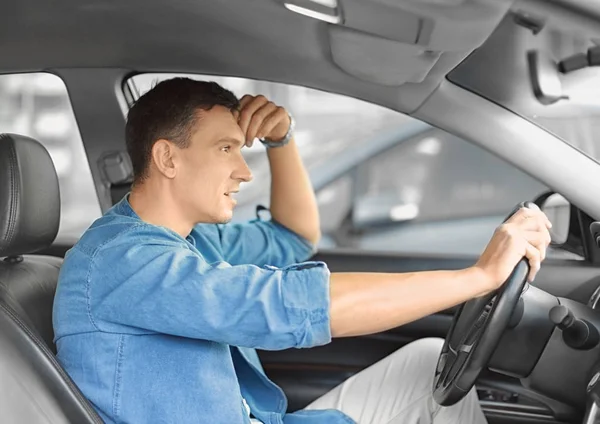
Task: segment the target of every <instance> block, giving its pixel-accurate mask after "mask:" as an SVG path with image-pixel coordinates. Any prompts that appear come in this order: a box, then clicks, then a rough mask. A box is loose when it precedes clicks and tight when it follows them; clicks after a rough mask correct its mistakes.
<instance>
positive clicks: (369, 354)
mask: <svg viewBox="0 0 600 424" xmlns="http://www.w3.org/2000/svg"><path fill="white" fill-rule="evenodd" d="M313 259H314V260H319V261H323V262H325V263H327V264H328V266H329V268H330V270H331V271H332V272H374V271H376V272H411V271H424V270H437V269H461V268H464V267H467V266H470V265H472V264H473V263H474V261H475V259H468V258H464V259H455V258H448V257H428V256H422V255H402V256H401V255H396V254H387V253H386V254H376V253H367V252H364V251H363V252H340V251H335V252H328V251H322V252H320V253H319V254H317V255H316V256H315V257H314V258H313ZM533 284H534V285H535V286H537V287H539V288H542V289H543V290H545V291H548V292H549V293H551V294H553V295H555V296H561V297H568V298H571V299H574V300H578V301H580V302H587V300H588V299H589V297H590V296H591V294H592V293H593V292H594V290H595V289H596V288H597V287H598V286H599V284H600V269H599V268H596V267H593V266H590V265H589V264H587V263H586V262H584V261H575V260H572V261H569V260H553V259H548V260H546V261H545V262H544V265H543V266H542V269H541V271H540V272H539V273H538V276H537V277H536V280H535V282H534V283H533ZM452 313H453V311H444V312H442V313H439V314H435V315H431V316H428V317H425V318H422V319H420V320H418V321H415V322H412V323H409V324H406V325H403V326H401V327H398V328H395V329H392V330H390V331H387V332H384V333H381V334H374V335H368V336H362V337H352V338H338V339H334V340H333V341H332V342H331V343H330V344H328V345H326V346H321V347H317V348H312V349H289V350H285V351H277V352H268V351H261V352H259V355H260V357H261V359H262V361H263V365H264V367H265V370H266V372H267V374H268V375H269V376H270V377H271V378H272V379H273V380H274V381H275V382H276V383H278V384H279V385H280V386H281V387H282V388H283V389H284V391H285V392H286V394H287V395H288V398H289V410H296V409H299V408H302V407H304V406H306V405H307V404H308V403H310V402H311V401H312V400H314V399H315V398H317V397H318V396H321V395H323V394H325V393H326V392H327V391H328V390H331V389H332V388H333V387H335V386H336V385H337V384H339V383H341V382H343V381H344V380H345V379H347V378H348V377H349V376H351V375H353V374H354V373H356V372H358V371H360V370H362V369H364V368H366V367H368V366H370V365H372V364H373V363H375V362H377V361H378V360H380V359H382V358H384V357H385V356H387V355H389V354H390V353H392V352H394V351H395V350H397V349H399V348H400V347H402V346H404V345H405V344H407V343H410V342H411V341H414V340H417V339H420V338H424V337H444V336H445V334H446V332H447V331H448V329H449V327H450V324H451V321H452ZM479 386H480V387H481V390H482V391H481V393H480V395H481V397H483V398H484V399H486V403H485V409H486V411H487V412H489V419H490V423H492V422H493V423H496V422H497V423H500V422H503V423H506V422H524V421H523V420H524V419H525V418H526V417H525V415H523V414H527V413H531V414H534V415H532V416H531V419H532V420H538V421H531V422H559V421H557V420H555V419H554V418H552V417H553V415H555V413H554V412H553V411H555V410H556V409H557V408H558V409H560V408H563V406H564V405H560V404H558V405H557V404H554V403H553V402H552V401H551V400H549V399H544V398H543V397H540V398H537V399H532V398H530V397H529V396H530V395H531V394H530V393H527V392H526V390H525V389H523V388H522V387H521V386H520V384H519V382H518V380H516V379H512V378H509V377H506V376H500V375H498V374H494V373H491V372H489V371H488V372H486V373H485V374H484V375H482V378H481V382H480V384H478V387H479ZM494 390H500V391H501V393H500V392H498V391H494ZM499 393H500V394H499ZM515 393H516V394H520V395H519V396H516V397H515V396H513V397H514V398H515V399H516V398H518V400H515V399H513V400H511V401H510V402H504V401H500V402H498V399H499V398H503V397H506V396H508V397H510V395H511V394H513V395H514V394H515ZM505 394H506V396H505ZM527 405H529V406H530V408H529V409H527V408H528V406H527ZM503 408H504V409H503ZM563 409H564V408H563ZM503 410H504V411H505V412H506V413H505V414H503V413H502V411H503ZM528 411H529V412H528ZM544 411H545V412H544ZM561 411H562V410H561ZM535 414H537V415H535ZM563 415H565V413H563ZM542 416H543V417H542ZM511 417H512V418H511Z"/></svg>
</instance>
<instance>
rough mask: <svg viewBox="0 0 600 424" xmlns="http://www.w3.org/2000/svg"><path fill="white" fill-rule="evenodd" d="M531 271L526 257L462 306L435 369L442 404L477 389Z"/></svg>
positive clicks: (436, 394) (435, 395)
mask: <svg viewBox="0 0 600 424" xmlns="http://www.w3.org/2000/svg"><path fill="white" fill-rule="evenodd" d="M532 205H533V203H532V202H524V203H521V204H519V205H518V206H517V207H516V208H515V210H513V212H511V214H510V215H509V216H508V217H507V218H506V219H505V220H504V222H506V220H508V218H510V217H511V216H512V215H513V214H514V213H515V212H516V211H517V210H518V209H519V208H521V207H528V208H530V207H532ZM528 274H529V262H528V261H527V259H526V258H523V259H521V261H520V262H519V263H518V264H517V266H516V267H515V269H514V270H513V272H512V273H511V274H510V276H509V277H508V279H507V280H506V282H505V283H504V284H503V285H502V286H501V287H500V288H499V289H497V290H496V291H494V292H492V293H490V294H488V295H486V296H482V297H478V298H475V299H471V300H469V301H467V302H465V303H463V304H462V305H461V306H460V307H459V308H458V310H457V311H456V313H455V314H454V318H453V321H452V326H451V327H450V331H449V332H448V334H447V335H446V340H445V342H444V347H443V348H442V352H441V353H440V357H439V359H438V364H437V367H436V370H435V378H434V382H433V398H434V399H435V401H436V402H437V403H438V404H439V405H442V406H450V405H454V404H455V403H456V402H458V401H460V400H461V399H462V398H463V397H465V396H466V395H467V393H469V391H470V390H471V389H472V388H473V386H474V385H475V380H477V377H478V376H479V373H480V372H481V370H482V369H483V368H484V367H485V366H486V365H487V363H488V361H489V360H490V358H491V356H492V354H493V353H494V350H495V349H496V347H497V346H498V342H499V341H500V337H501V336H502V333H503V332H504V330H505V329H506V327H507V326H508V324H509V322H510V318H511V316H512V314H513V311H514V309H515V306H516V305H517V302H518V301H519V298H520V297H521V293H522V292H523V290H524V288H525V284H526V282H527V275H528Z"/></svg>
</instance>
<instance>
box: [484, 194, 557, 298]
mask: <svg viewBox="0 0 600 424" xmlns="http://www.w3.org/2000/svg"><path fill="white" fill-rule="evenodd" d="M551 227H552V224H551V223H550V221H549V220H548V217H547V216H546V215H545V214H544V213H543V212H542V211H541V210H540V209H539V208H538V207H537V206H536V205H535V204H532V206H531V207H530V208H526V207H523V208H520V209H519V210H518V211H517V212H516V213H514V214H513V215H512V216H511V217H510V218H509V219H508V220H507V221H506V222H505V223H503V224H502V225H500V226H499V227H498V229H497V230H496V232H495V233H494V236H493V237H492V239H491V241H490V242H489V244H488V245H487V247H486V248H485V251H484V252H483V254H482V255H481V257H480V258H479V260H478V261H477V263H476V264H475V267H477V268H479V269H481V270H482V271H483V273H484V275H485V276H486V281H487V282H488V287H489V291H490V292H491V291H493V290H496V289H498V288H499V287H500V286H502V284H504V282H505V281H506V280H507V279H508V277H509V276H510V274H511V273H512V272H513V270H514V268H515V266H516V265H517V263H518V262H519V261H520V260H521V259H523V258H524V257H525V258H527V259H528V261H529V265H530V271H529V275H528V280H529V281H530V282H531V281H533V280H534V278H535V276H536V274H537V272H538V271H539V270H540V265H541V262H542V261H543V260H544V259H545V257H546V249H547V248H548V245H549V244H550V232H549V229H550V228H551Z"/></svg>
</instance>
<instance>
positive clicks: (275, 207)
mask: <svg viewBox="0 0 600 424" xmlns="http://www.w3.org/2000/svg"><path fill="white" fill-rule="evenodd" d="M239 123H240V127H241V128H242V131H243V132H244V134H246V144H247V145H248V146H251V145H252V142H253V140H254V139H255V138H257V137H258V138H262V137H266V138H269V139H270V140H273V141H279V140H282V139H283V138H284V136H285V134H286V133H287V131H288V129H289V126H290V118H289V115H288V113H287V112H286V110H285V109H284V108H282V107H279V106H277V105H275V104H274V103H272V102H269V101H268V100H267V99H266V98H265V97H264V96H257V97H253V96H244V97H242V99H241V100H240V115H239ZM268 157H269V164H270V167H271V207H270V209H271V216H272V218H273V219H274V220H275V221H277V222H278V223H280V224H281V225H283V226H285V227H286V228H288V229H290V230H292V231H293V232H295V233H296V234H298V235H299V236H301V237H303V238H305V239H306V240H308V241H310V242H311V243H313V244H317V243H318V241H319V238H320V236H321V233H320V223H319V211H318V208H317V202H316V199H315V195H314V192H313V189H312V186H311V184H310V179H309V178H308V174H307V172H306V169H305V168H304V165H303V164H302V159H301V158H300V154H299V152H298V148H297V146H296V143H295V141H294V140H293V139H292V140H291V141H290V142H289V143H288V144H287V145H285V146H281V147H275V148H271V149H269V150H268Z"/></svg>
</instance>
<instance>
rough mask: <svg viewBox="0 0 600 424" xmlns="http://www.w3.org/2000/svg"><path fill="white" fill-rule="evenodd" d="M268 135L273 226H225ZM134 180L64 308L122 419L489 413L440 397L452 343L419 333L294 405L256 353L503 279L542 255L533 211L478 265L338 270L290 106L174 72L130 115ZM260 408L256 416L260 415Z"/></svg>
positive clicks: (408, 417)
mask: <svg viewBox="0 0 600 424" xmlns="http://www.w3.org/2000/svg"><path fill="white" fill-rule="evenodd" d="M255 138H262V139H264V140H265V142H266V143H269V145H270V147H269V148H268V152H267V155H268V158H269V162H270V166H271V173H272V187H271V214H272V220H271V221H260V220H256V221H253V222H250V223H245V224H235V225H234V224H226V223H227V222H228V221H230V220H231V218H232V214H233V209H234V206H235V203H236V201H235V198H234V194H235V193H236V192H237V191H238V190H239V188H240V185H241V183H243V182H247V181H250V179H251V178H252V175H251V173H250V170H249V169H248V167H247V165H246V162H245V161H244V158H243V157H242V153H241V149H242V147H243V146H244V145H250V144H251V143H252V141H253V140H254V139H255ZM126 141H127V149H128V151H129V154H130V156H131V159H132V164H133V170H134V179H135V181H134V184H133V187H132V190H131V193H130V194H129V195H128V196H126V197H125V198H124V199H123V200H122V201H121V202H119V203H118V204H117V205H115V206H114V207H113V208H111V209H110V210H109V211H108V212H107V213H106V214H105V215H104V216H103V217H102V218H100V219H98V220H97V221H96V222H95V223H94V224H93V225H92V226H91V227H90V229H89V230H88V231H87V232H86V233H85V234H84V235H83V236H82V237H81V239H80V241H79V242H78V243H77V244H76V245H75V246H74V247H73V249H71V250H70V251H69V252H68V254H67V256H66V258H65V262H64V265H63V267H62V270H61V274H60V279H59V286H58V290H57V294H56V300H55V308H54V326H55V333H56V344H57V348H58V359H59V361H60V362H61V364H62V365H63V366H64V367H65V369H66V370H67V372H68V373H69V374H70V375H71V377H72V378H73V380H74V381H75V382H76V383H77V384H78V386H79V387H80V389H81V390H82V391H83V393H84V394H85V395H86V396H87V397H88V398H89V400H90V401H91V402H92V403H93V405H94V406H95V408H96V409H97V410H98V412H99V413H100V415H101V416H102V417H103V419H104V420H106V421H107V422H110V423H116V422H119V423H227V424H233V423H247V422H249V420H250V415H252V416H253V417H255V418H256V419H257V420H259V422H263V423H281V422H284V423H286V424H297V423H298V424H299V423H307V424H308V423H348V422H354V421H356V422H360V423H374V424H381V423H403V424H410V423H420V424H423V423H426V422H434V423H471V422H473V423H483V422H485V418H484V417H483V414H482V412H481V410H480V409H479V407H478V402H477V399H476V396H475V394H474V393H471V394H470V395H469V396H468V397H467V398H465V400H463V401H462V402H460V403H458V404H456V405H454V406H452V407H449V408H444V409H442V408H440V407H438V406H436V405H435V404H434V402H433V401H432V398H431V383H432V378H433V372H434V367H435V361H436V359H437V356H438V354H439V351H440V348H441V342H440V341H438V340H435V339H428V340H424V341H420V342H416V343H413V344H411V345H409V346H407V347H406V348H403V349H401V350H399V351H398V352H397V353H396V354H394V355H392V356H390V357H389V358H386V359H384V360H383V361H381V362H379V363H378V364H375V365H374V366H373V367H371V368H369V369H368V370H365V371H363V372H362V373H360V374H358V375H357V376H355V377H353V378H351V379H350V380H348V381H347V382H345V383H344V384H343V385H342V386H340V387H338V388H336V389H334V390H333V391H332V392H331V393H329V394H327V395H326V396H324V397H323V398H321V399H319V400H317V401H316V402H315V403H314V404H313V405H311V406H310V407H309V408H308V409H306V410H303V411H299V412H297V413H295V414H287V415H286V414H285V411H286V408H287V401H286V399H285V397H284V395H283V393H282V391H281V390H280V389H279V388H278V387H277V386H275V385H274V384H273V383H272V382H271V381H269V380H268V378H267V377H266V376H265V374H264V372H263V369H262V367H261V365H260V362H259V360H258V357H257V355H256V352H255V351H254V348H261V349H273V350H275V349H285V348H290V347H311V346H316V345H322V344H326V343H328V342H329V341H330V340H331V337H343V336H355V335H360V334H369V333H375V332H379V331H384V330H386V329H389V328H393V327H396V326H398V325H401V324H404V323H407V322H409V321H413V320H415V319H418V318H420V317H423V316H426V315H429V314H431V313H434V312H437V311H440V310H442V309H445V308H449V307H451V306H454V305H457V304H459V303H461V302H464V301H466V300H468V299H471V298H473V297H476V296H481V295H483V294H486V293H488V292H490V291H492V290H495V289H497V288H498V287H499V286H500V285H501V284H502V283H503V282H504V281H505V280H506V279H507V277H508V276H509V274H510V273H511V271H512V270H513V268H514V266H515V265H516V264H517V262H518V261H519V260H520V259H521V258H522V257H524V256H526V257H527V258H528V259H529V261H530V263H531V265H532V266H531V275H530V278H531V279H533V277H534V276H535V273H536V272H537V271H538V269H539V267H540V263H541V261H542V260H543V259H544V255H545V250H546V247H547V245H548V243H549V234H548V227H549V222H548V221H547V219H546V217H545V215H543V214H542V213H541V212H540V211H539V210H528V209H522V210H520V211H519V212H517V213H516V214H515V215H514V216H513V217H512V218H511V219H510V220H509V221H508V222H507V224H505V225H503V226H501V227H500V228H499V230H498V231H497V232H496V233H495V234H494V236H493V238H492V240H491V242H490V244H489V245H488V246H487V248H486V250H485V251H484V253H483V254H482V256H481V257H480V259H479V260H478V262H477V263H476V265H475V266H473V267H471V268H468V269H464V270H460V271H437V272H422V273H410V274H378V273H368V274H367V273H333V274H330V273H329V271H328V270H327V267H326V265H325V264H323V263H319V262H304V263H302V261H305V260H307V259H308V258H309V257H310V256H311V255H312V253H313V252H314V245H315V244H316V243H317V241H318V239H319V217H318V213H317V207H316V203H315V198H314V194H313V191H312V189H311V186H310V183H309V179H308V177H307V174H306V171H305V169H304V167H303V165H302V162H301V160H300V156H299V154H298V151H297V148H296V146H295V143H294V141H293V139H292V133H291V119H290V117H289V115H288V114H287V112H286V111H285V110H284V109H283V108H281V107H278V106H276V105H274V104H273V103H272V102H269V101H268V100H267V99H265V98H264V97H262V96H258V97H252V96H244V97H243V98H242V99H241V101H239V103H238V100H237V99H236V98H235V96H234V95H233V94H232V93H231V92H229V91H227V90H225V89H223V88H222V87H220V86H218V85H217V84H215V83H206V82H197V81H192V80H189V79H173V80H169V81H165V82H162V83H160V84H158V85H157V86H156V87H154V88H153V89H152V90H150V91H149V92H148V93H146V94H145V95H144V96H142V97H141V98H140V99H139V100H138V101H137V102H136V104H135V105H134V106H133V107H132V108H131V110H130V112H129V115H128V121H127V125H126ZM253 419H254V418H253Z"/></svg>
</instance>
